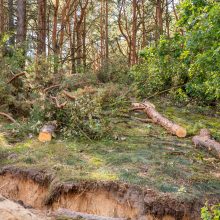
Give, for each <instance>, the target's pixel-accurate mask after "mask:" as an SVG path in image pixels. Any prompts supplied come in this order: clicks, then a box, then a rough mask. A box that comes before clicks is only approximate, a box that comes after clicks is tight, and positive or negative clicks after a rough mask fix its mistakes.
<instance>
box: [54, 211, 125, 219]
mask: <svg viewBox="0 0 220 220" xmlns="http://www.w3.org/2000/svg"><path fill="white" fill-rule="evenodd" d="M53 215H54V216H55V217H63V218H65V219H66V218H68V219H85V220H126V218H111V217H104V216H98V215H92V214H87V213H82V212H74V211H70V210H68V209H59V210H58V211H57V212H55V213H54V214H53Z"/></svg>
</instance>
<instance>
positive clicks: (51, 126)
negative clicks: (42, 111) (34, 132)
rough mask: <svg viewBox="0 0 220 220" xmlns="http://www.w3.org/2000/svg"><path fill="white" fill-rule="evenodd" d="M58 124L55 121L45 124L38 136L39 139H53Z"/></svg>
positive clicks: (42, 140) (45, 140)
mask: <svg viewBox="0 0 220 220" xmlns="http://www.w3.org/2000/svg"><path fill="white" fill-rule="evenodd" d="M56 127H57V125H56V123H55V122H51V123H48V124H47V125H44V126H43V128H42V129H41V131H40V134H39V136H38V140H39V141H40V142H49V141H51V140H52V135H53V133H54V131H55V129H56Z"/></svg>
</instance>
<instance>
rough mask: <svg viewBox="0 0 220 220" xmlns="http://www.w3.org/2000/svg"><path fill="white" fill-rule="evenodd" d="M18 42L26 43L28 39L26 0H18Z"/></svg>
mask: <svg viewBox="0 0 220 220" xmlns="http://www.w3.org/2000/svg"><path fill="white" fill-rule="evenodd" d="M17 16H18V23H17V38H16V40H17V44H24V42H25V40H26V0H17Z"/></svg>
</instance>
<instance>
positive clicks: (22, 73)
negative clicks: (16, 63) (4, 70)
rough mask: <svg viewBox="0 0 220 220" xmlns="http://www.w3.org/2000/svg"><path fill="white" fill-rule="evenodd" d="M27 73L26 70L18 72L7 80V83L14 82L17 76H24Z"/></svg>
mask: <svg viewBox="0 0 220 220" xmlns="http://www.w3.org/2000/svg"><path fill="white" fill-rule="evenodd" d="M25 74H26V72H21V73H18V74H16V75H15V76H14V77H13V78H12V79H10V80H9V81H8V82H7V84H10V83H12V82H13V81H14V80H15V79H17V78H18V77H20V76H24V75H25Z"/></svg>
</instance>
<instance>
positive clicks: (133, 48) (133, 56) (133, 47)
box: [131, 0, 137, 65]
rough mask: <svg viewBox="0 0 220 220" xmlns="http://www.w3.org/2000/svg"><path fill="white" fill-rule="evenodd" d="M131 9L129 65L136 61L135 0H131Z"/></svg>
mask: <svg viewBox="0 0 220 220" xmlns="http://www.w3.org/2000/svg"><path fill="white" fill-rule="evenodd" d="M132 9H133V19H132V36H131V65H135V64H136V63H137V51H136V50H137V49H136V47H137V0H133V1H132Z"/></svg>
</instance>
